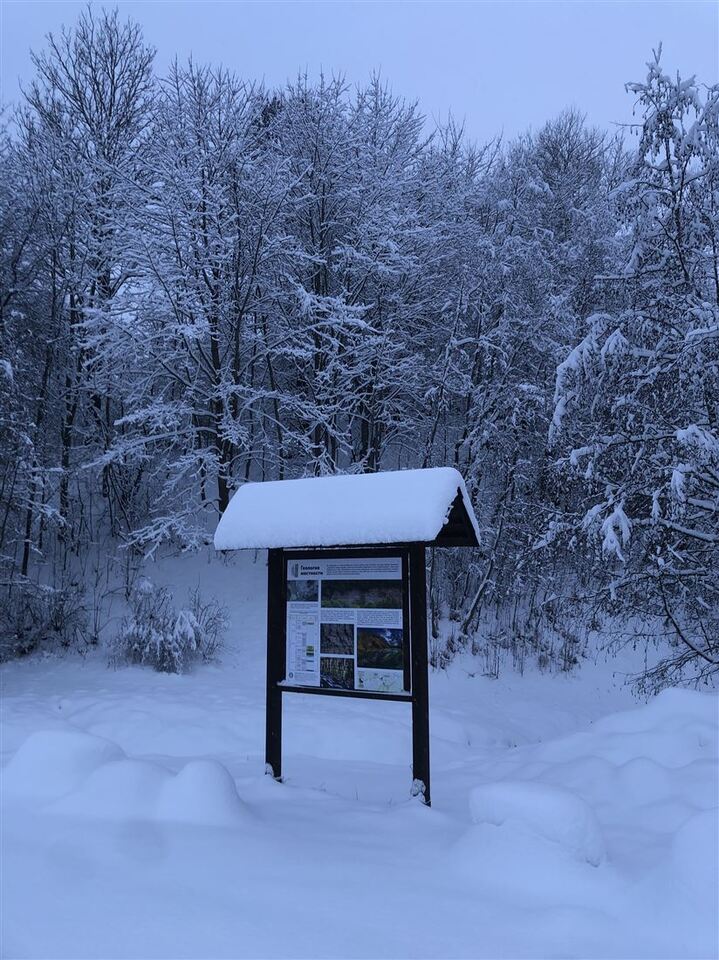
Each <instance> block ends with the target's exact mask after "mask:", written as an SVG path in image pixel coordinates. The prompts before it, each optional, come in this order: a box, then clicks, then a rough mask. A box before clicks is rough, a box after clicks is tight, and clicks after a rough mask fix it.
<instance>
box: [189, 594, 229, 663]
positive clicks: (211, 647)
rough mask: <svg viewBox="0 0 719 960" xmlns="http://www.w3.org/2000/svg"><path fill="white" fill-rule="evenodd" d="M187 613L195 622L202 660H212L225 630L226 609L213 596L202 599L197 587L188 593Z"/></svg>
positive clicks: (226, 620)
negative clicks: (188, 604)
mask: <svg viewBox="0 0 719 960" xmlns="http://www.w3.org/2000/svg"><path fill="white" fill-rule="evenodd" d="M188 612H189V614H190V615H191V616H192V618H193V621H194V623H195V633H196V638H197V643H198V651H199V654H200V656H201V657H202V659H203V660H205V661H209V660H213V659H214V658H215V657H216V655H217V653H218V651H219V650H220V647H221V646H222V640H223V638H224V635H225V631H226V630H227V624H228V618H227V609H226V608H225V607H223V606H222V604H220V603H219V602H218V600H217V599H216V598H215V597H210V599H209V600H203V599H202V595H201V594H200V590H199V587H198V588H196V589H195V590H193V591H192V592H191V593H190V606H189V611H188Z"/></svg>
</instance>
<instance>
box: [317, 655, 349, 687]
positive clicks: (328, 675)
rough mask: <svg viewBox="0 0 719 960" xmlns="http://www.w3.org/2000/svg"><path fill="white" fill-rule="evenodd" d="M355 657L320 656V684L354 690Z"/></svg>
mask: <svg viewBox="0 0 719 960" xmlns="http://www.w3.org/2000/svg"><path fill="white" fill-rule="evenodd" d="M354 685H355V680H354V658H353V657H320V686H321V687H329V688H331V689H334V690H354Z"/></svg>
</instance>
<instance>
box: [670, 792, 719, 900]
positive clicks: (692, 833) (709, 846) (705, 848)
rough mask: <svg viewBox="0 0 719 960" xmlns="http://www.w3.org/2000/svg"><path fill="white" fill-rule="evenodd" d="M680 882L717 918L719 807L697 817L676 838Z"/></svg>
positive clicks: (673, 851) (675, 859) (674, 854)
mask: <svg viewBox="0 0 719 960" xmlns="http://www.w3.org/2000/svg"><path fill="white" fill-rule="evenodd" d="M672 853H673V858H674V864H675V866H676V873H677V881H678V882H679V883H680V884H681V885H682V886H684V887H685V888H686V889H687V891H688V892H689V893H690V895H691V896H692V897H693V898H694V899H695V900H696V901H697V903H699V904H700V905H702V906H704V907H706V909H707V910H708V911H709V912H711V911H714V912H715V915H716V905H717V900H716V897H717V892H718V891H717V883H718V879H719V808H714V809H713V810H704V811H702V812H701V813H697V814H695V815H694V816H693V817H692V818H691V819H690V820H688V821H687V822H686V823H685V824H684V826H683V827H682V828H681V829H680V830H679V832H678V833H677V834H675V836H674V842H673V845H672Z"/></svg>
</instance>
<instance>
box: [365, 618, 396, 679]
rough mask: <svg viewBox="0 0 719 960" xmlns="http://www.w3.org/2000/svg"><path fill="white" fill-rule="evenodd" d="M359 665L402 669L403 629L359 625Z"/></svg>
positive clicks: (382, 668)
mask: <svg viewBox="0 0 719 960" xmlns="http://www.w3.org/2000/svg"><path fill="white" fill-rule="evenodd" d="M357 666H358V667H373V668H375V669H380V670H402V668H403V666H404V651H403V648H402V631H401V630H394V629H389V628H382V627H358V628H357Z"/></svg>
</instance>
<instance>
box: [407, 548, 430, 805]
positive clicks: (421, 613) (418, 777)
mask: <svg viewBox="0 0 719 960" xmlns="http://www.w3.org/2000/svg"><path fill="white" fill-rule="evenodd" d="M424 554H425V548H424V545H423V544H413V545H412V546H411V547H410V548H409V599H410V624H411V627H410V636H411V640H412V778H413V783H412V795H413V796H417V797H420V799H422V800H423V801H424V803H426V804H427V806H429V805H430V802H431V796H430V790H429V676H428V669H429V668H428V664H427V582H426V580H427V575H426V571H425V565H424Z"/></svg>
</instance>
